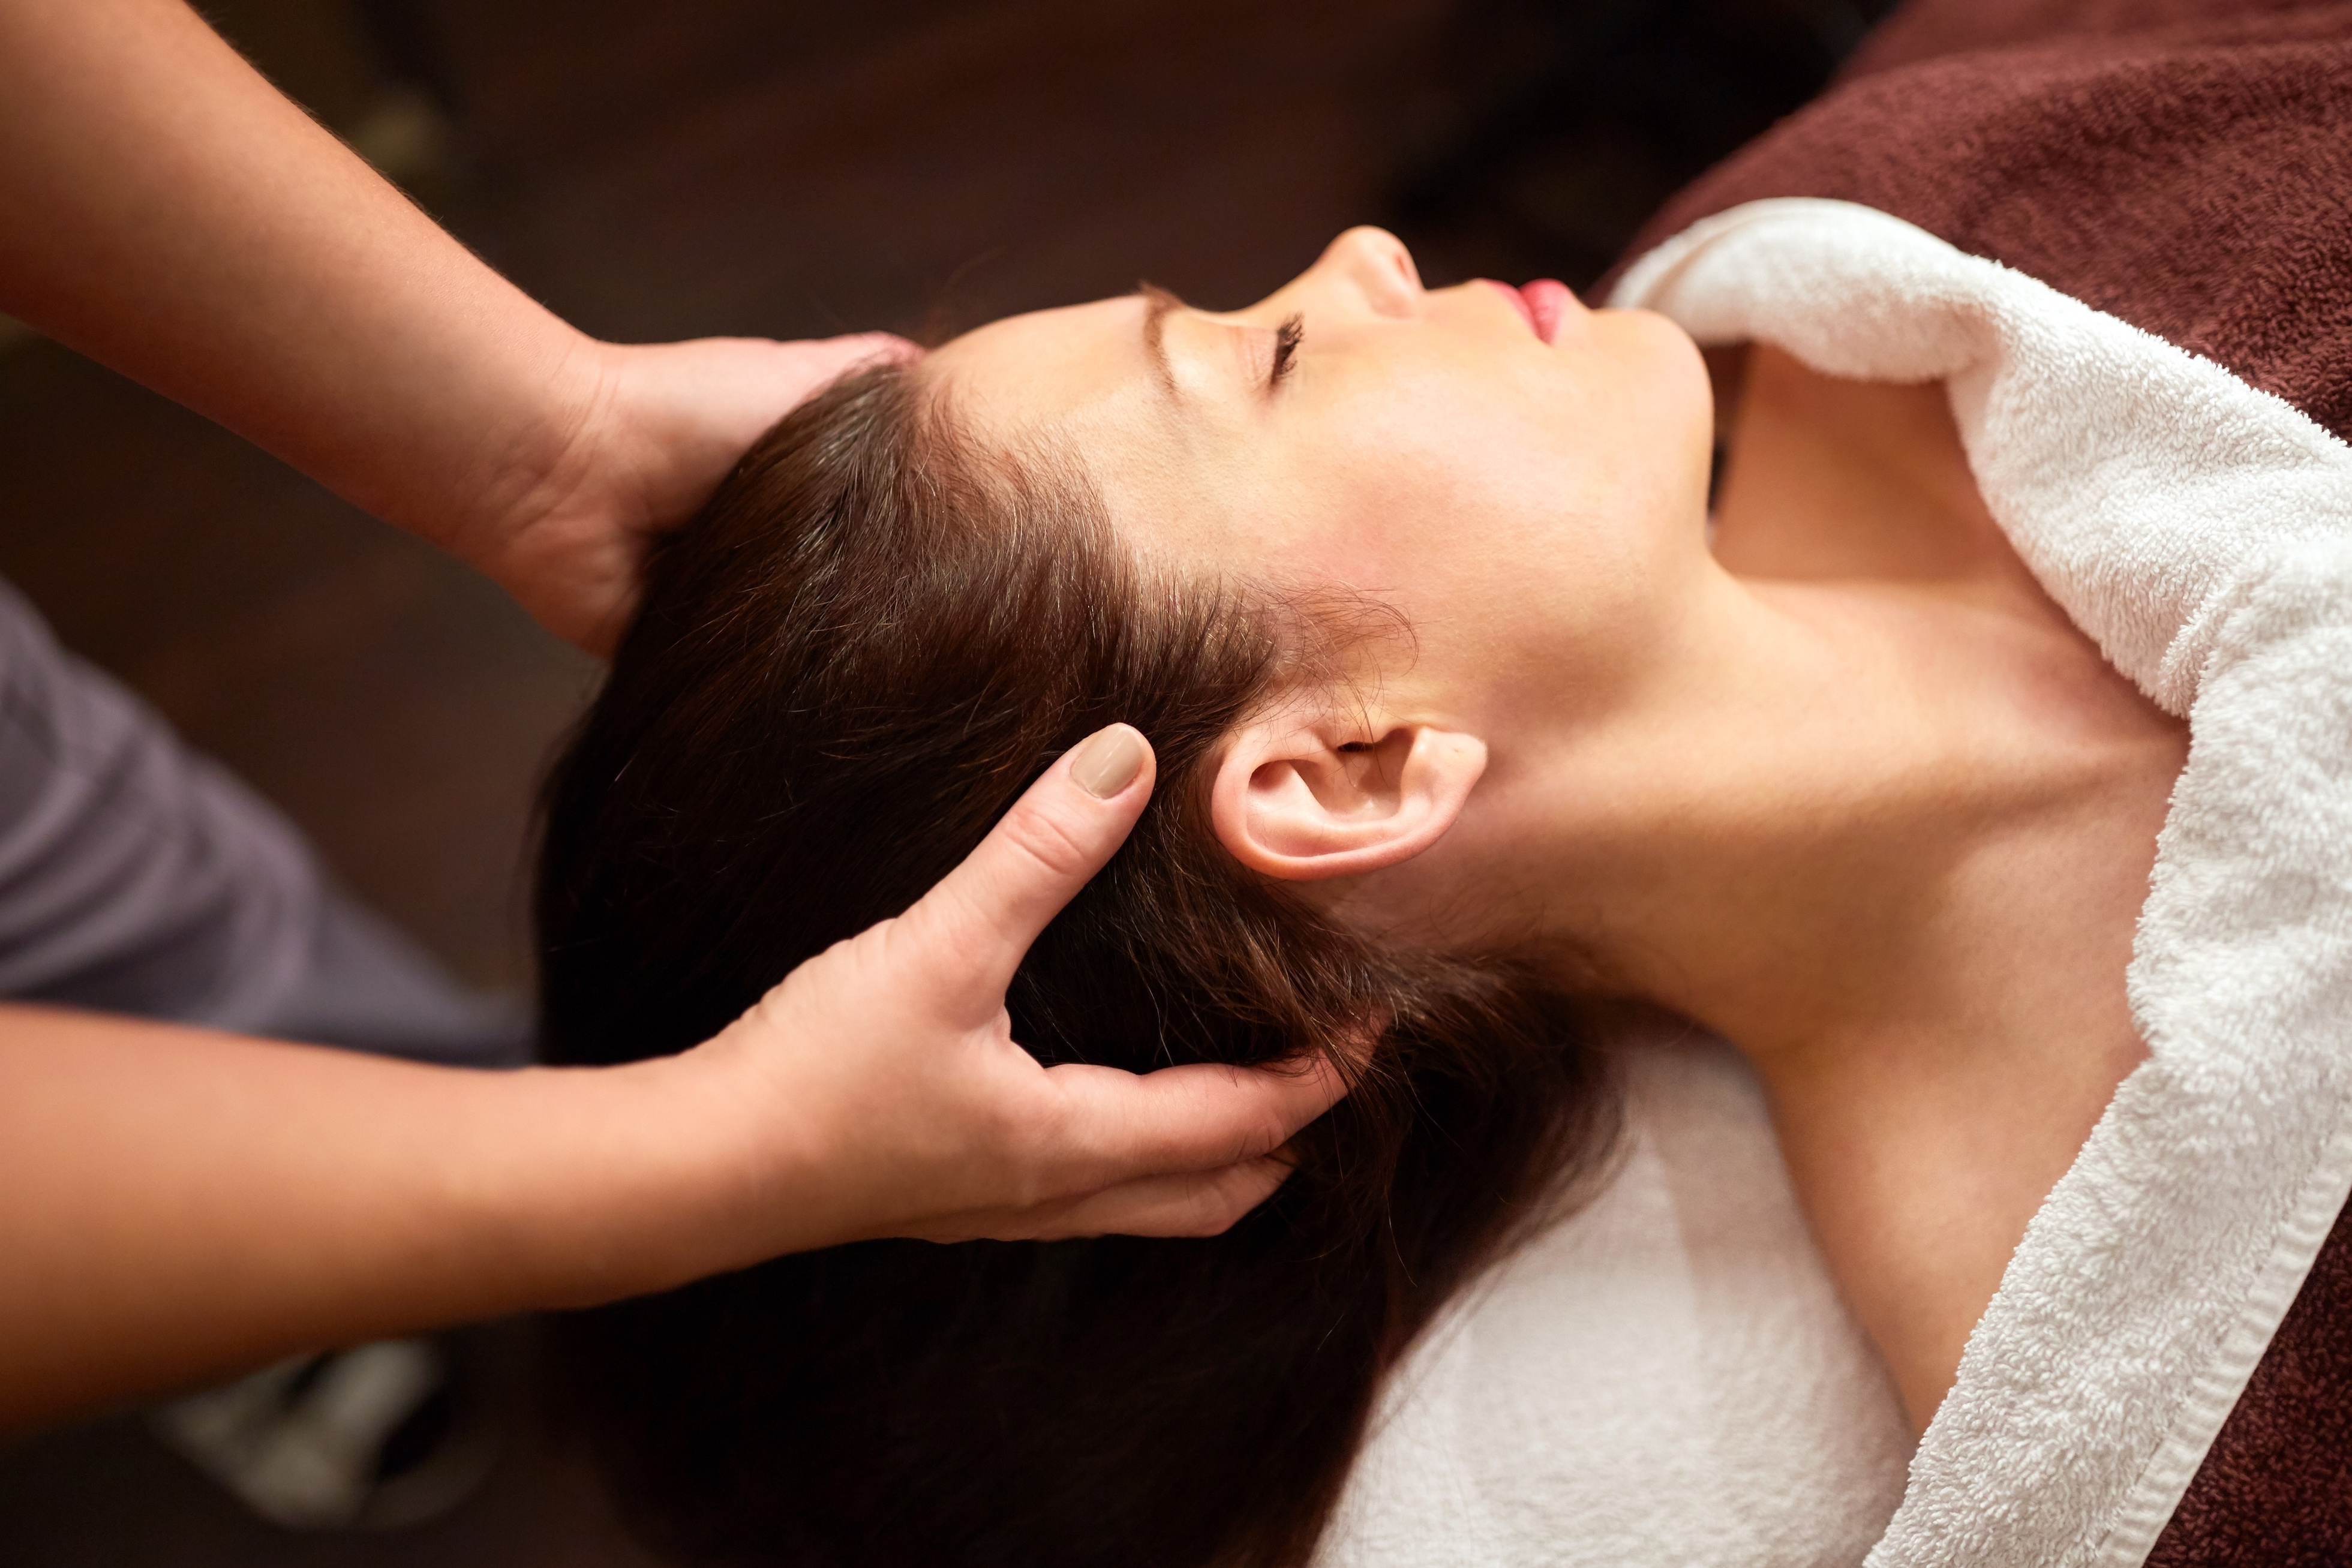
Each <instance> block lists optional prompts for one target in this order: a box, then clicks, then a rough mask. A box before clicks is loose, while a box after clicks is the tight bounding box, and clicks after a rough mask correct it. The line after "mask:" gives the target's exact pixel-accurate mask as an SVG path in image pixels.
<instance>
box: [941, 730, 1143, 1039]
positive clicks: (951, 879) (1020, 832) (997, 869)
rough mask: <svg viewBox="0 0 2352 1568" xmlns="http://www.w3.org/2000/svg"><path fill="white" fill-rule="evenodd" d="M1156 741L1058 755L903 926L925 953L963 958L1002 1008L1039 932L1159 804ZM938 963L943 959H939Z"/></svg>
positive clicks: (1112, 734)
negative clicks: (1153, 801)
mask: <svg viewBox="0 0 2352 1568" xmlns="http://www.w3.org/2000/svg"><path fill="white" fill-rule="evenodd" d="M1153 771H1154V770H1153V758H1152V754H1151V742H1149V741H1147V740H1145V739H1144V738H1143V731H1140V730H1138V729H1136V728H1135V727H1134V726H1133V725H1131V724H1113V725H1112V726H1110V727H1109V728H1108V729H1107V730H1097V731H1095V732H1094V733H1093V734H1091V735H1089V736H1087V738H1086V739H1085V740H1083V741H1081V742H1078V743H1077V744H1076V745H1075V746H1073V747H1071V748H1070V749H1069V750H1068V751H1067V752H1064V753H1063V754H1062V755H1061V756H1060V757H1058V758H1056V759H1055V762H1054V764H1053V765H1052V766H1051V767H1049V768H1047V769H1046V770H1045V776H1044V777H1042V778H1040V779H1039V780H1038V781H1037V782H1036V783H1035V784H1031V785H1030V786H1029V788H1028V790H1027V791H1026V792H1025V793H1024V795H1022V796H1021V798H1020V799H1019V800H1017V801H1015V802H1013V809H1012V810H1010V811H1008V812H1006V813H1005V814H1004V816H1003V820H1001V821H999V822H998V823H997V825H996V826H994V827H992V828H991V829H990V830H989V834H988V837H985V838H983V839H982V840H981V841H980V846H979V847H977V848H975V849H974V850H973V851H972V852H971V854H970V855H968V856H966V857H965V858H964V861H963V864H962V865H961V866H958V867H957V868H955V869H954V870H952V871H950V872H949V873H948V874H947V876H946V877H945V878H943V879H941V880H940V884H939V885H938V886H937V887H935V888H933V889H931V890H930V891H929V893H927V894H925V895H924V896H923V898H922V899H921V900H920V901H919V902H918V903H917V904H916V905H915V906H914V908H912V909H910V910H908V911H907V912H906V914H905V915H903V916H901V917H900V918H899V920H898V921H897V928H896V929H897V931H898V932H899V933H903V934H904V936H905V937H906V938H907V939H908V940H909V941H910V942H912V943H913V945H914V950H915V951H916V952H919V953H923V954H926V955H945V954H950V953H952V954H957V955H959V956H960V957H961V961H962V963H961V973H959V976H958V978H959V979H960V980H961V981H963V982H965V983H968V984H971V985H972V986H973V987H975V988H976V989H977V990H978V991H980V992H982V993H983V994H985V997H986V1000H987V1005H988V1006H989V1007H990V1008H991V1009H994V1008H996V1007H999V1006H1001V1005H1003V1000H1004V988H1005V987H1006V986H1007V985H1010V984H1012V983H1013V971H1014V970H1015V969H1017V968H1018V967H1020V963H1021V959H1022V955H1023V954H1024V953H1026V952H1028V951H1029V944H1030V943H1031V942H1034V941H1036V940H1037V933H1038V932H1040V931H1044V930H1045V926H1046V923H1047V922H1048V921H1051V920H1052V919H1053V918H1054V917H1055V915H1057V914H1059V913H1060V912H1061V910H1062V906H1063V905H1065V904H1066V903H1068V902H1069V901H1070V900H1072V899H1073V898H1075V897H1076V896H1077V891H1078V889H1080V888H1082V887H1084V886H1086V884H1087V879H1088V878H1090V877H1092V876H1093V875H1094V874H1095V873H1096V872H1097V871H1099V870H1101V869H1102V868H1103V866H1104V864H1105V863H1106V862H1108V860H1109V859H1110V858H1111V856H1112V854H1113V853H1114V852H1115V851H1117V849H1118V847H1119V845H1120V844H1122V843H1124V842H1125V841H1126V839H1127V835H1128V831H1129V829H1130V828H1132V827H1133V826H1135V822H1136V818H1137V817H1139V816H1142V815H1143V806H1144V803H1145V802H1146V801H1148V800H1150V798H1151V785H1152V782H1153ZM934 961H936V960H934Z"/></svg>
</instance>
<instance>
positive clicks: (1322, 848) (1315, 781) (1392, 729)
mask: <svg viewBox="0 0 2352 1568" xmlns="http://www.w3.org/2000/svg"><path fill="white" fill-rule="evenodd" d="M1485 772H1486V742H1484V741H1481V740H1479V739H1478V738H1477V737H1476V736H1475V735H1464V734H1457V733H1455V732H1454V731H1450V730H1440V729H1437V728H1435V727H1433V726H1431V725H1427V724H1396V725H1391V726H1389V727H1387V728H1385V729H1377V728H1376V729H1375V730H1373V731H1361V730H1358V731H1355V732H1354V733H1352V734H1349V733H1345V732H1342V731H1339V730H1338V729H1336V728H1335V727H1334V725H1333V724H1331V723H1320V724H1318V723H1314V722H1307V721H1302V719H1300V718H1299V717H1289V718H1284V717H1276V718H1275V719H1272V720H1269V721H1265V722H1264V723H1259V724H1253V725H1251V726H1249V727H1247V728H1245V729H1244V730H1243V731H1241V732H1240V733H1239V734H1237V735H1235V736H1234V739H1233V741H1232V742H1231V744H1229V745H1228V746H1227V748H1226V750H1225V756H1224V760H1223V763H1220V764H1219V765H1218V768H1217V776H1216V781H1215V783H1214V784H1212V785H1211V786H1210V793H1209V814H1210V819H1211V821H1212V823H1213V826H1214V827H1215V829H1216V834H1217V837H1218V839H1219V841H1220V842H1222V843H1223V845H1224V847H1226V848H1227V849H1228V850H1230V851H1232V853H1233V855H1234V858H1235V859H1237V860H1239V861H1240V862H1241V863H1242V864H1243V865H1244V866H1247V867H1249V868H1251V869H1252V870H1255V871H1261V872H1263V873H1265V875H1266V876H1269V877H1276V878H1280V879H1282V880H1284V881H1287V882H1306V881H1316V880H1319V879H1323V878H1327V877H1352V876H1355V875H1358V874H1359V873H1361V872H1365V871H1377V870H1379V869H1381V868H1382V867H1384V866H1393V865H1395V864H1397V863H1398V862H1399V861H1401V860H1409V859H1411V858H1412V857H1414V856H1415V855H1418V854H1420V853H1421V852H1422V851H1423V850H1424V849H1426V848H1428V847H1430V846H1431V845H1433V844H1434V843H1436V842H1437V841H1438V840H1439V839H1440V838H1442V837H1444V835H1445V830H1446V829H1447V828H1449V827H1451V826H1454V818H1455V817H1457V816H1460V815H1461V814H1462V804H1463V802H1465V801H1466V800H1468V799H1469V798H1470V790H1471V787H1472V786H1473V785H1475V784H1476V783H1477V782H1478V776H1479V775H1480V774H1481V773H1485Z"/></svg>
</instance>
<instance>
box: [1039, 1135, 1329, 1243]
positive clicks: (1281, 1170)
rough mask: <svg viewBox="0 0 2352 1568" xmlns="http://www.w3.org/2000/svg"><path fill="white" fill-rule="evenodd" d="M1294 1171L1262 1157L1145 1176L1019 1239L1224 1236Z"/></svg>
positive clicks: (1088, 1199) (1081, 1204)
mask: <svg viewBox="0 0 2352 1568" xmlns="http://www.w3.org/2000/svg"><path fill="white" fill-rule="evenodd" d="M1290 1172H1291V1166H1290V1164H1289V1163H1288V1162H1286V1161H1283V1160H1277V1159H1275V1158H1272V1157H1271V1156H1261V1157H1260V1158H1258V1159H1255V1160H1242V1161H1237V1162H1235V1163H1233V1164H1230V1165H1224V1166H1220V1167H1219V1168H1218V1169H1216V1170H1213V1171H1193V1172H1188V1173H1182V1174H1179V1175H1168V1176H1144V1177H1140V1178H1139V1179H1137V1180H1135V1181H1131V1182H1122V1183H1120V1184H1118V1185H1117V1186H1115V1187H1110V1188H1108V1189H1106V1190H1104V1191H1102V1192H1099V1193H1096V1194H1093V1195H1092V1196H1091V1197H1086V1198H1081V1199H1079V1200H1078V1201H1077V1202H1076V1204H1074V1205H1071V1206H1070V1207H1068V1208H1067V1209H1065V1210H1064V1211H1062V1212H1061V1213H1060V1214H1057V1215H1055V1216H1054V1218H1053V1219H1052V1220H1051V1221H1050V1222H1048V1223H1047V1224H1045V1225H1044V1226H1039V1227H1038V1228H1037V1229H1035V1230H1025V1229H1024V1231H1023V1232H1022V1233H1021V1235H1022V1237H1023V1238H1026V1239H1031V1240H1036V1241H1058V1240H1061V1239H1062V1238H1064V1237H1074V1236H1222V1235H1223V1234H1224V1233H1225V1232H1226V1231H1228V1230H1231V1229H1232V1228H1233V1227H1234V1224H1235V1222H1237V1221H1238V1220H1240V1218H1241V1217H1242V1216H1243V1215H1245V1214H1247V1213H1249V1212H1250V1210H1252V1209H1254V1208H1255V1207H1257V1205H1260V1204H1262V1203H1264V1202H1265V1200H1266V1199H1267V1198H1269V1197H1272V1196H1273V1195H1274V1192H1275V1189H1276V1188H1277V1187H1279V1186H1281V1185H1282V1184H1283V1183H1284V1182H1285V1181H1286V1180H1287V1179H1288V1178H1289V1176H1290Z"/></svg>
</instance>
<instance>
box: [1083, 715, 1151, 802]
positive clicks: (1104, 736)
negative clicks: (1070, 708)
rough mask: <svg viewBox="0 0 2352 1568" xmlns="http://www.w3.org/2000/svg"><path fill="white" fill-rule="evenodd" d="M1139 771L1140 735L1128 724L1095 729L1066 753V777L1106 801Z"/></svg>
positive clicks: (1141, 754) (1141, 759) (1141, 738)
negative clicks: (1068, 765) (1068, 763)
mask: <svg viewBox="0 0 2352 1568" xmlns="http://www.w3.org/2000/svg"><path fill="white" fill-rule="evenodd" d="M1142 771H1143V736H1142V734H1141V733H1140V732H1139V731H1137V730H1136V729H1135V728H1134V726H1132V725H1129V724H1113V725H1112V726H1111V727H1110V728H1109V729H1108V730H1097V731H1095V732H1094V733H1093V734H1091V735H1088V736H1087V738H1086V739H1085V740H1083V741H1080V742H1078V743H1077V745H1076V747H1075V748H1074V749H1073V750H1072V751H1071V752H1070V776H1071V777H1072V778H1074V779H1076V780H1077V781H1078V787H1079V788H1080V789H1082V790H1084V791H1086V792H1087V794H1088V795H1092V796H1094V797H1095V798H1096V799H1097V800H1108V799H1109V798H1110V797H1111V796H1113V795H1117V794H1118V792H1119V791H1121V790H1123V789H1125V788H1126V787H1127V786H1128V785H1129V784H1133V783H1134V782H1135V775H1136V774H1138V773H1141V772H1142Z"/></svg>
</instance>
